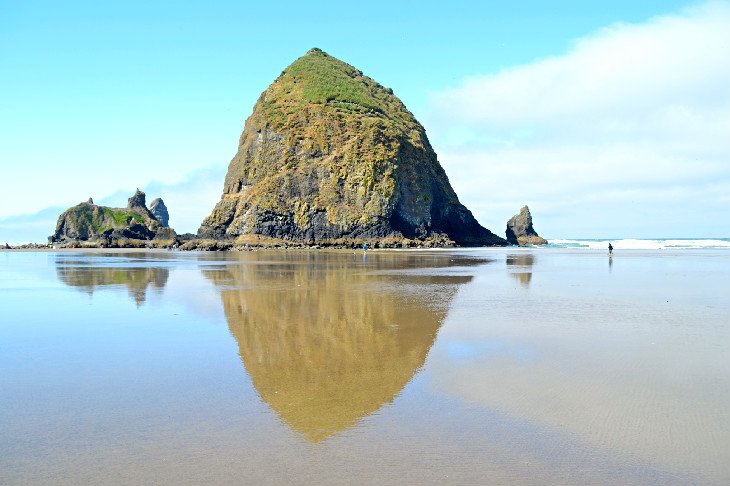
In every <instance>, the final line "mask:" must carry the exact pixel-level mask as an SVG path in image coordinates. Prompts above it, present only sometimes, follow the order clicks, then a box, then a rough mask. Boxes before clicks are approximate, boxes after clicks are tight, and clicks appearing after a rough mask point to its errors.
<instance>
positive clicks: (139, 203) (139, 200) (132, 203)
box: [127, 189, 147, 209]
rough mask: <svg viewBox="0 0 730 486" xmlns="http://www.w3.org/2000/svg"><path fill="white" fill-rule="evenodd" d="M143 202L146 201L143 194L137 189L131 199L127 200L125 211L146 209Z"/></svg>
mask: <svg viewBox="0 0 730 486" xmlns="http://www.w3.org/2000/svg"><path fill="white" fill-rule="evenodd" d="M145 200H146V196H145V193H144V192H142V191H140V190H139V189H137V190H136V191H134V194H133V195H132V197H130V198H129V199H127V209H135V208H137V209H139V208H144V209H147V205H146V203H145Z"/></svg>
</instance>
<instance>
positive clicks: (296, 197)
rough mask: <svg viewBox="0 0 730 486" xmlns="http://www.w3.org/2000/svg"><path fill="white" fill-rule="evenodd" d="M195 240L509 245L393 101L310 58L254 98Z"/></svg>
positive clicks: (352, 72) (366, 81) (339, 67)
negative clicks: (464, 197) (474, 210)
mask: <svg viewBox="0 0 730 486" xmlns="http://www.w3.org/2000/svg"><path fill="white" fill-rule="evenodd" d="M198 235H199V236H200V237H201V238H210V239H218V240H219V239H228V238H234V237H238V236H241V235H260V236H262V237H266V238H276V239H280V240H284V241H300V242H305V243H308V244H320V243H322V244H326V242H328V241H333V240H341V239H347V238H350V239H357V238H360V239H386V238H408V239H414V240H427V239H433V238H438V239H444V240H446V241H453V242H455V243H456V244H459V245H505V244H507V242H506V241H505V240H503V239H502V238H500V237H498V236H496V235H494V234H493V233H491V232H490V231H489V230H487V229H486V228H483V227H482V226H481V225H479V223H478V222H477V221H476V219H475V218H474V216H473V215H472V214H471V212H470V211H469V210H468V209H467V208H466V207H464V206H463V205H462V204H461V203H460V202H459V199H458V197H457V196H456V193H455V192H454V190H453V189H452V187H451V184H450V183H449V179H448V177H447V176H446V173H445V172H444V170H443V168H442V167H441V165H440V164H439V161H438V159H437V157H436V154H435V153H434V151H433V149H432V148H431V145H430V143H429V141H428V138H427V137H426V132H425V130H424V129H423V127H422V126H421V124H420V123H418V121H417V120H416V119H415V118H414V117H413V115H412V114H411V113H410V112H409V111H408V110H407V109H406V107H405V106H404V105H403V103H402V102H401V101H400V100H399V99H398V98H397V97H396V96H394V95H393V91H392V90H390V89H388V88H385V87H383V86H381V85H380V84H378V83H376V82H375V81H373V80H372V79H370V78H369V77H367V76H364V75H363V74H362V73H361V72H360V71H358V70H357V69H355V68H354V67H352V66H350V65H348V64H345V63H344V62H341V61H339V60H337V59H335V58H333V57H331V56H329V55H328V54H326V53H324V52H322V51H321V50H319V49H312V50H311V51H309V52H308V53H307V54H306V55H304V56H303V57H301V58H299V59H297V60H296V61H295V62H294V63H293V64H291V65H290V66H289V67H288V68H287V69H286V70H284V72H282V74H281V75H280V76H279V77H278V78H277V79H276V81H274V83H273V84H272V85H271V86H269V87H268V88H267V89H266V91H264V93H262V95H261V97H260V98H259V100H258V101H257V103H256V105H255V106H254V108H253V113H252V114H251V116H250V117H249V118H248V120H246V125H245V128H244V131H243V134H242V135H241V138H240V140H239V146H238V152H237V153H236V155H235V157H234V158H233V160H232V161H231V163H230V165H229V167H228V173H227V175H226V179H225V184H224V188H223V196H222V198H221V200H220V202H219V203H218V204H217V205H216V206H215V208H214V209H213V212H212V213H211V214H210V216H208V217H207V218H206V219H205V220H204V221H203V223H202V225H201V227H200V229H199V230H198Z"/></svg>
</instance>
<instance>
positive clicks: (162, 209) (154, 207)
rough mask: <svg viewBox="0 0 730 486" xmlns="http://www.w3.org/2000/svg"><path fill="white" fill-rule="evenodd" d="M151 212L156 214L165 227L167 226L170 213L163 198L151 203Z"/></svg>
mask: <svg viewBox="0 0 730 486" xmlns="http://www.w3.org/2000/svg"><path fill="white" fill-rule="evenodd" d="M150 212H151V213H152V214H154V215H155V218H157V221H159V222H160V224H161V225H162V227H163V228H167V226H168V222H169V221H170V215H169V213H168V212H167V206H165V202H164V201H163V200H162V199H161V198H159V197H158V198H157V199H155V200H153V201H152V203H151V204H150Z"/></svg>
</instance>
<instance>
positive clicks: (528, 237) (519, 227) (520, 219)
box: [506, 206, 547, 246]
mask: <svg viewBox="0 0 730 486" xmlns="http://www.w3.org/2000/svg"><path fill="white" fill-rule="evenodd" d="M506 234H507V241H509V242H510V244H512V245H519V246H528V245H547V240H546V239H545V238H542V237H540V235H538V234H537V232H536V231H535V228H533V227H532V215H531V214H530V208H528V207H527V206H524V207H523V208H522V209H521V210H520V213H519V214H516V215H514V216H512V217H511V218H510V220H509V221H507V231H506Z"/></svg>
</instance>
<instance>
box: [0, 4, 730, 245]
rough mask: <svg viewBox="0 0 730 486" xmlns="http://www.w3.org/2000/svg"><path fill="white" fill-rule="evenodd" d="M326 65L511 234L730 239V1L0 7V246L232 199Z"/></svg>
mask: <svg viewBox="0 0 730 486" xmlns="http://www.w3.org/2000/svg"><path fill="white" fill-rule="evenodd" d="M312 47H319V48H321V49H323V50H325V51H326V52H328V53H330V54H332V55H333V56H335V57H338V58H339V59H342V60H344V61H345V62H348V63H350V64H352V65H354V66H355V67H357V68H358V69H360V70H362V71H363V72H364V73H365V74H366V75H368V76H370V77H372V78H373V79H375V80H376V81H378V82H380V83H381V84H383V85H385V86H388V87H391V88H393V90H394V92H395V94H396V95H397V96H398V97H399V98H401V100H403V102H404V103H405V104H406V106H407V107H408V108H409V109H410V110H411V111H412V112H413V113H414V115H415V116H416V117H417V118H418V119H419V120H420V121H421V123H422V124H423V125H424V127H425V129H426V131H427V134H428V136H429V140H430V141H431V143H432V145H433V147H434V149H435V150H436V152H437V154H438V157H439V161H440V162H441V164H442V165H443V167H444V169H445V170H446V173H447V175H448V176H449V179H450V181H451V184H452V186H453V187H454V189H455V190H456V192H457V194H458V195H459V198H460V200H461V202H462V203H464V204H465V205H466V206H467V207H468V208H469V209H471V210H472V212H473V213H474V215H475V216H476V218H477V219H478V220H479V222H480V223H482V224H483V225H484V226H486V227H487V228H489V229H491V230H492V231H493V232H495V233H498V234H503V232H504V227H505V223H506V221H507V219H509V218H510V217H511V216H512V215H514V214H516V213H517V212H519V210H520V208H521V207H522V206H523V205H525V204H528V205H529V206H530V210H531V212H532V215H533V220H534V223H535V228H536V229H537V231H538V232H539V233H540V234H541V235H543V236H545V237H547V238H549V239H551V238H552V239H554V238H614V239H616V238H669V237H671V238H681V237H687V238H694V237H711V238H718V237H730V216H729V215H730V142H729V140H730V1H710V2H706V1H704V2H686V1H671V0H664V1H653V0H645V1H642V2H636V1H622V0H616V1H613V2H585V1H563V2H561V1H553V2H538V1H523V2H519V3H518V2H502V1H471V2H467V1H454V2H449V3H448V5H447V4H446V3H444V2H435V1H434V2H431V1H419V2H407V1H401V2H394V1H390V2H385V1H383V2H381V1H370V2H366V3H363V2H341V1H339V2H286V1H281V2H277V7H276V9H273V8H272V7H271V6H270V5H269V4H266V3H265V2H233V1H231V2H216V1H211V2H194V3H193V2H190V3H185V2H179V1H177V2H164V1H160V2H136V1H127V2H81V1H78V2H74V1H69V2H36V1H32V0H29V1H7V0H0V240H2V241H13V242H19V241H45V239H46V237H47V236H48V235H50V234H51V233H52V232H53V229H54V227H55V220H56V218H57V216H58V214H60V212H61V211H62V210H64V209H66V208H68V207H70V206H72V205H75V204H77V203H79V202H81V201H85V200H86V199H88V198H89V197H93V198H94V201H95V202H96V203H97V204H108V205H112V206H125V205H126V199H127V197H129V196H130V195H131V194H132V193H133V192H134V190H135V189H136V188H140V189H142V190H144V191H145V192H146V193H147V196H148V202H149V201H151V200H152V199H153V198H155V197H162V198H163V199H164V200H165V202H166V204H167V206H168V209H169V211H170V223H171V225H172V226H173V227H174V228H175V229H176V230H177V231H178V232H195V231H196V230H197V228H198V226H199V224H200V222H201V221H202V219H203V218H204V217H205V216H207V215H208V214H209V213H210V211H211V210H212V208H213V206H214V204H215V203H216V202H217V200H218V199H219V198H220V195H221V193H222V188H223V178H224V176H225V172H226V169H227V166H228V162H229V161H230V159H231V158H232V157H233V155H234V154H235V151H236V148H237V144H238V137H239V136H240V133H241V131H242V129H243V124H244V121H245V119H246V117H248V115H249V114H250V112H251V109H252V107H253V105H254V103H255V102H256V99H257V98H258V96H259V94H260V93H261V92H262V91H263V90H264V89H265V88H266V87H267V86H268V85H269V84H270V83H271V82H272V81H273V80H274V79H275V78H276V76H278V74H279V73H280V72H281V71H282V70H283V69H284V68H285V67H286V66H287V65H288V64H290V63H291V62H292V61H294V60H295V59H296V58H297V57H299V56H301V55H303V54H304V53H305V52H306V51H307V50H309V49H310V48H312Z"/></svg>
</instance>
